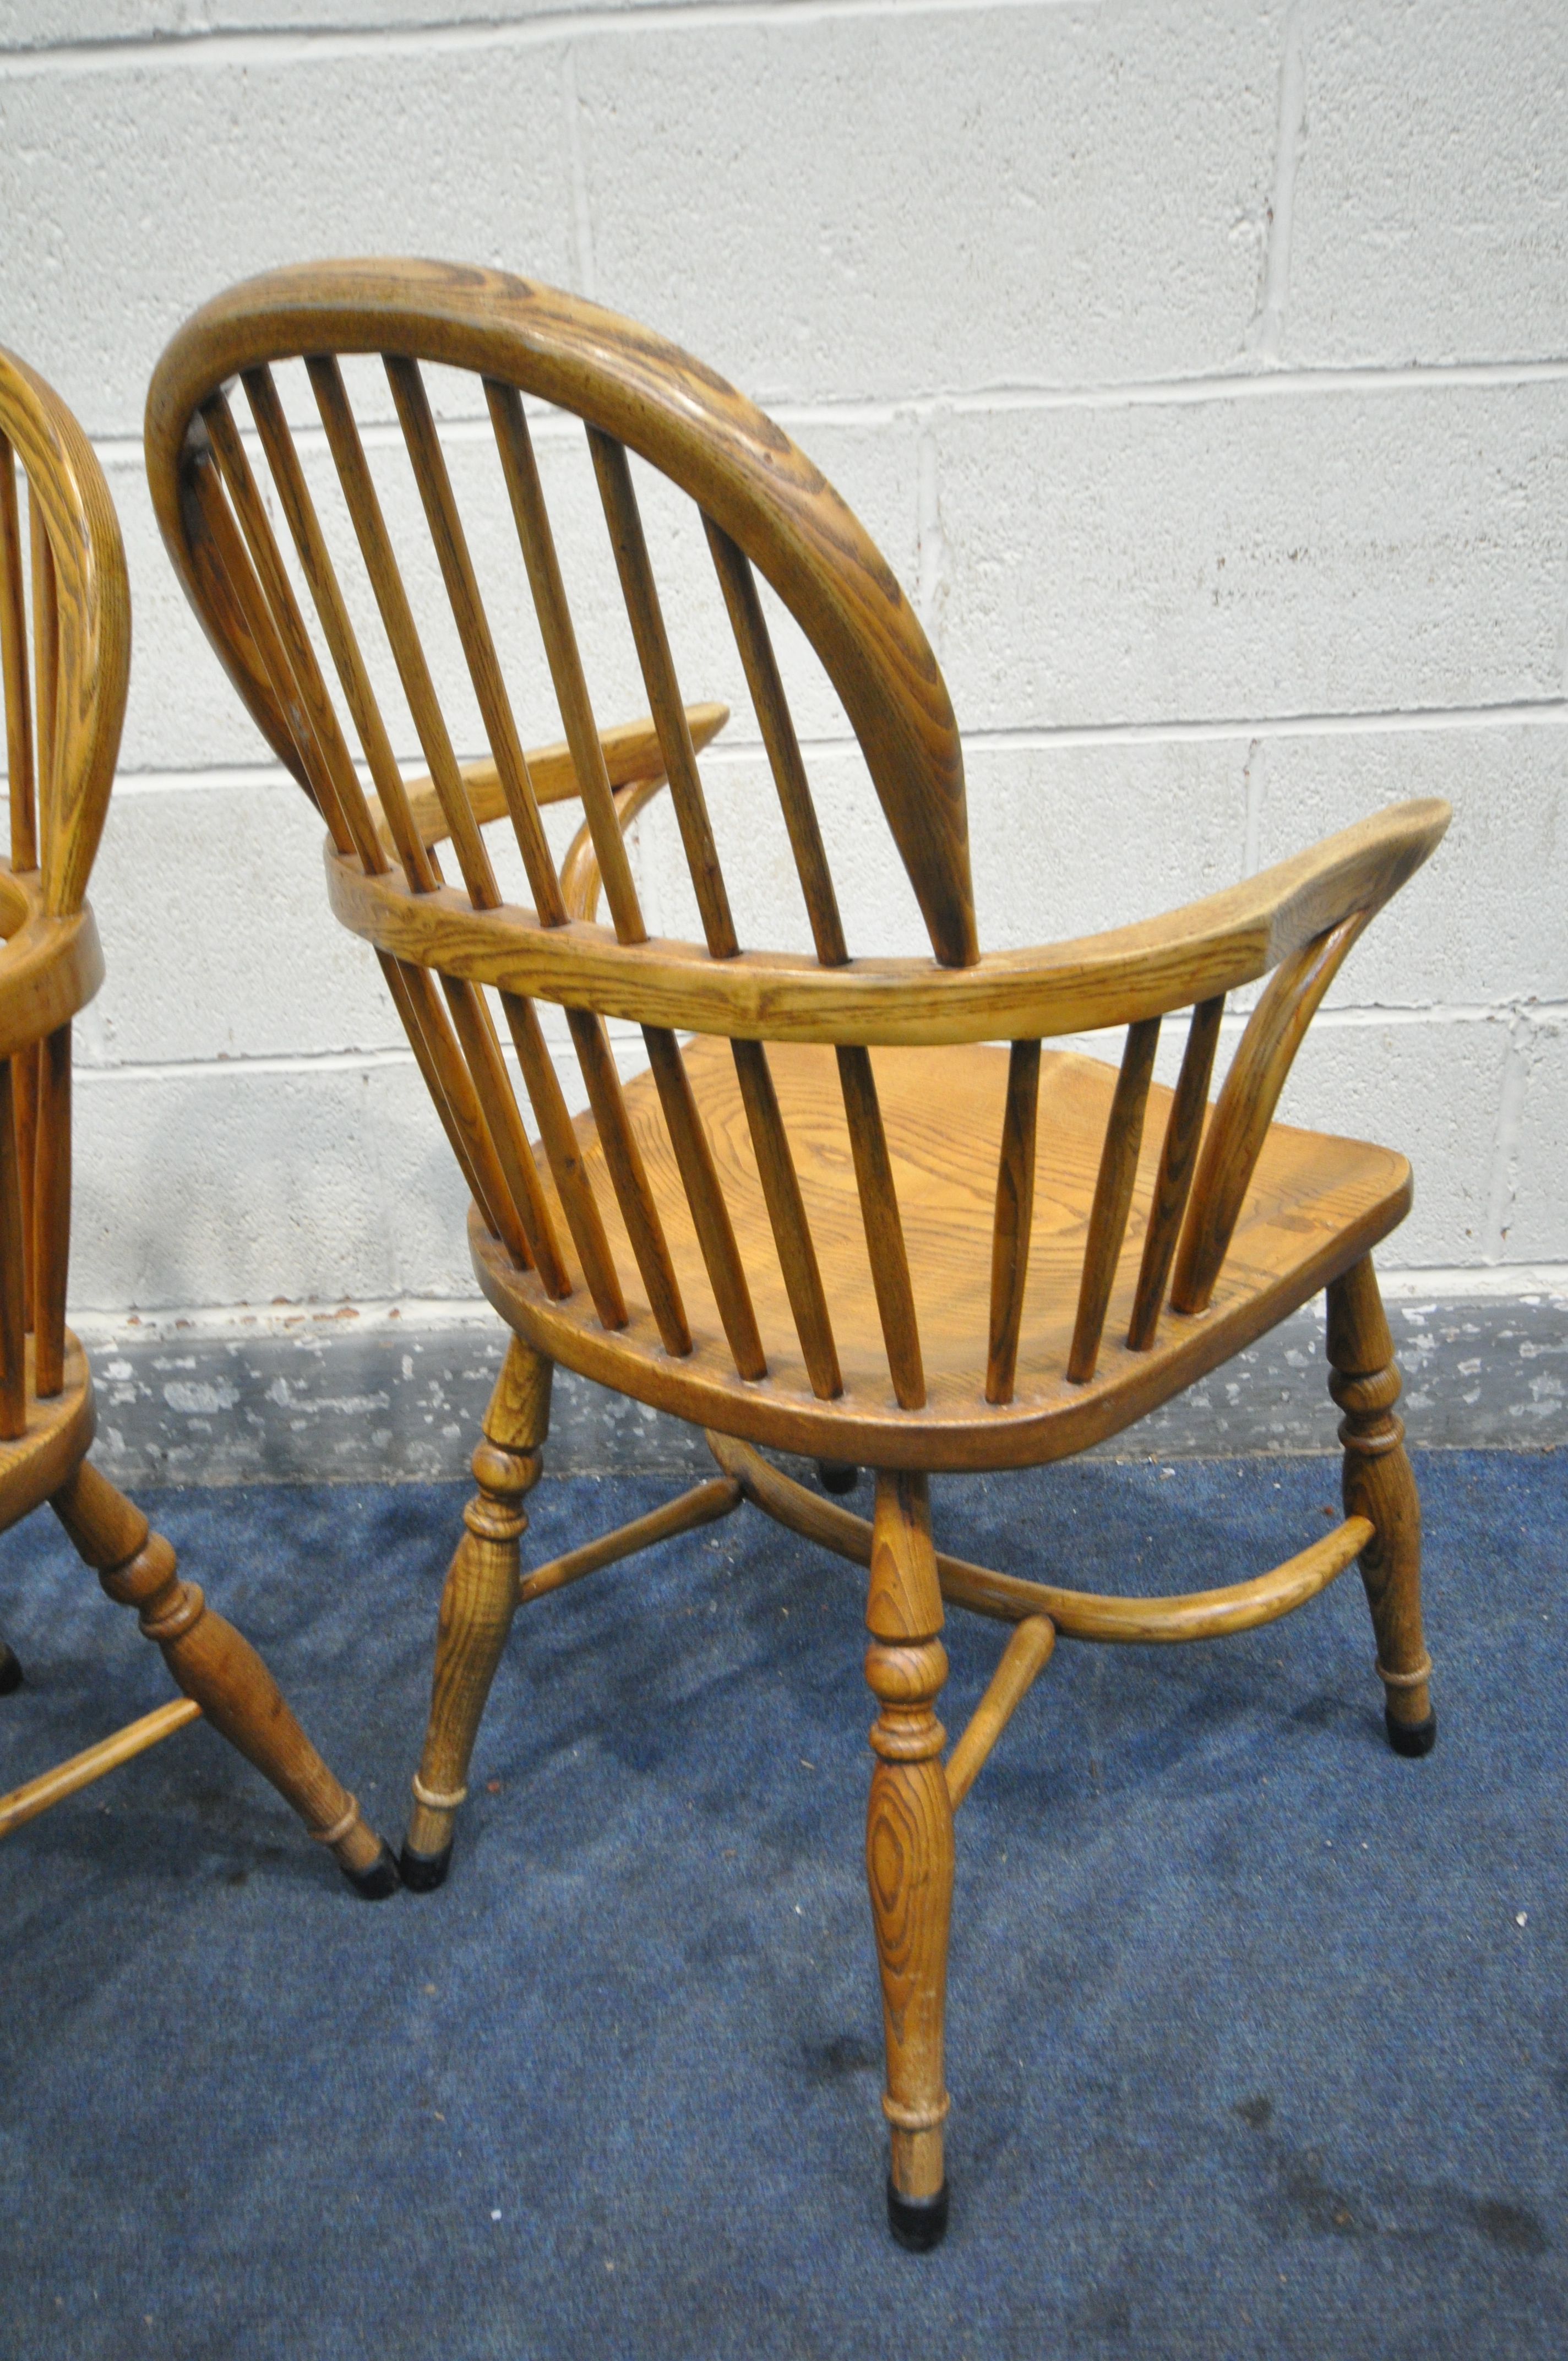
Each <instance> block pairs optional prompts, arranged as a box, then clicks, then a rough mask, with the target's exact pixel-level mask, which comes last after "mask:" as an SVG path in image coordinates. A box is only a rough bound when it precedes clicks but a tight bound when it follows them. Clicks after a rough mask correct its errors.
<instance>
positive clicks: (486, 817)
mask: <svg viewBox="0 0 1568 2361" xmlns="http://www.w3.org/2000/svg"><path fill="white" fill-rule="evenodd" d="M728 720H729V707H728V706H727V705H688V706H687V708H686V727H687V729H688V730H690V731H691V740H692V745H693V747H694V748H695V749H696V752H698V753H700V752H701V751H702V749H703V748H704V747H705V746H706V745H707V744H708V743H709V742H710V741H712V740H713V739H715V738H717V737H718V733H719V731H720V730H722V729H723V727H724V725H725V723H726V722H727V721H728ZM599 743H600V745H601V746H602V747H603V748H604V762H605V769H606V771H607V772H608V773H609V784H610V785H611V786H612V787H614V788H621V787H632V786H640V785H645V784H649V785H652V786H658V785H663V777H664V768H663V755H662V754H661V753H660V752H659V739H658V733H657V731H656V730H655V729H654V726H653V723H652V720H642V721H623V722H620V723H619V724H618V725H617V726H616V728H614V729H613V730H602V731H601V732H600V734H599ZM525 759H526V761H527V763H528V775H529V777H530V779H531V780H532V783H533V795H534V800H535V802H536V803H538V804H539V805H541V806H542V807H543V805H545V804H560V803H568V802H570V800H571V799H572V797H573V796H579V795H581V793H582V787H581V785H580V783H579V781H578V778H577V771H576V764H575V763H574V762H573V760H572V754H571V749H570V748H569V747H568V746H567V745H566V744H565V741H561V742H559V743H557V744H555V745H551V746H539V747H535V748H533V749H532V751H531V752H529V753H528V755H527V756H526V757H525ZM459 775H460V777H461V778H462V781H463V785H464V788H465V791H466V794H467V797H468V801H469V803H470V804H471V805H472V807H473V810H474V817H475V818H476V819H477V821H478V823H479V825H480V827H481V828H484V827H485V826H487V825H488V822H489V821H491V820H493V819H504V818H505V817H506V808H507V806H506V796H505V793H504V792H503V790H502V787H501V783H500V779H499V774H498V773H497V770H496V766H495V764H494V763H493V762H489V761H486V762H482V763H463V764H462V765H461V766H460V771H459ZM408 798H409V808H410V810H411V813H412V814H413V822H414V826H415V828H416V829H418V830H419V833H420V838H421V840H422V842H423V843H425V844H441V843H443V842H444V840H445V839H446V838H447V837H448V836H450V834H451V833H452V831H451V829H449V827H448V826H447V822H446V815H445V814H444V811H443V810H442V808H441V798H440V796H438V795H437V794H436V791H435V786H434V783H433V781H432V780H431V779H430V778H429V777H428V776H426V777H423V778H417V779H410V780H409V782H408ZM644 800H646V798H645V799H644ZM618 802H619V798H618ZM369 805H370V817H371V818H372V820H373V821H374V823H375V828H376V833H377V835H378V837H379V838H380V840H381V843H382V845H383V846H384V847H385V849H386V851H387V853H388V854H389V858H390V859H391V860H392V861H394V862H396V860H397V858H398V848H397V845H396V843H395V841H394V840H393V837H392V834H391V830H390V829H389V827H388V825H387V818H386V815H385V813H384V812H383V811H382V809H381V807H380V805H379V804H378V801H377V799H376V797H375V796H370V798H369ZM627 824H628V823H627V822H625V821H623V822H622V825H623V826H625V825H627ZM574 849H575V848H574ZM597 894H598V888H597V885H596V888H595V895H596V898H597Z"/></svg>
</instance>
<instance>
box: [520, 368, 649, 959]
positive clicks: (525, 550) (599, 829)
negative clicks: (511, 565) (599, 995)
mask: <svg viewBox="0 0 1568 2361" xmlns="http://www.w3.org/2000/svg"><path fill="white" fill-rule="evenodd" d="M485 394H486V398H487V400H488V403H489V409H490V420H491V423H492V425H493V426H494V428H495V434H496V443H497V446H498V448H499V452H500V456H501V468H502V472H503V474H504V475H505V477H506V484H507V492H508V494H509V496H510V500H511V508H512V518H513V521H514V522H515V523H516V526H517V531H518V539H519V541H520V542H521V547H522V555H523V563H524V565H525V566H526V567H527V570H528V583H529V588H530V589H531V590H532V593H533V607H534V612H535V614H536V615H537V616H538V618H539V628H540V631H541V632H542V634H543V640H544V654H545V660H546V662H547V663H548V664H549V666H550V677H551V680H552V682H553V683H554V689H555V699H556V703H557V704H558V705H559V706H560V708H561V719H562V720H563V722H564V723H565V730H566V743H567V745H568V746H569V748H570V749H571V754H572V763H573V768H574V770H575V772H576V785H577V791H578V793H579V794H580V795H581V796H582V799H583V811H584V815H585V819H586V824H587V828H588V830H589V832H590V835H591V837H592V840H593V844H594V849H595V852H596V854H597V856H598V866H599V873H600V875H601V876H602V877H603V878H604V879H605V881H606V884H607V889H608V892H609V906H610V912H611V916H612V917H613V918H614V921H615V931H616V934H617V937H618V938H619V939H620V941H622V942H641V940H642V939H643V937H644V935H645V934H646V932H647V928H645V927H644V926H643V924H642V914H641V910H640V909H639V907H638V905H637V889H636V887H635V885H634V884H632V882H631V871H630V865H629V864H628V862H627V858H626V848H625V845H624V843H623V842H622V840H621V839H622V830H621V828H620V818H619V815H618V814H617V813H616V812H615V811H614V809H613V808H612V807H611V803H610V784H609V773H608V771H607V770H606V768H605V761H604V748H603V745H602V743H601V741H600V739H599V733H598V726H597V724H596V723H595V720H594V714H593V706H592V703H591V701H590V699H589V697H588V686H587V679H586V678H585V676H584V673H583V665H582V658H581V657H580V656H579V654H578V653H577V635H576V631H575V629H574V628H573V623H572V610H571V609H570V607H569V606H568V604H567V602H566V588H565V583H564V582H563V580H562V578H561V566H560V561H559V559H558V558H557V556H556V555H555V537H554V533H552V531H551V529H550V517H549V513H548V511H547V510H546V508H545V506H544V492H543V486H542V485H541V483H540V480H539V469H538V467H537V465H536V464H535V461H534V456H533V444H532V438H531V436H530V434H529V432H528V422H527V420H526V419H525V418H524V416H523V414H522V403H521V401H520V400H519V398H518V394H517V391H516V390H515V388H513V387H511V386H509V385H498V384H497V383H496V382H495V380H494V379H489V380H488V381H487V383H486V387H485Z"/></svg>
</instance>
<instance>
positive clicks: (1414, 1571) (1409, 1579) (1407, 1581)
mask: <svg viewBox="0 0 1568 2361" xmlns="http://www.w3.org/2000/svg"><path fill="white" fill-rule="evenodd" d="M1328 1309H1329V1338H1328V1342H1329V1359H1330V1361H1331V1363H1332V1370H1333V1373H1332V1376H1331V1377H1330V1378H1329V1391H1330V1392H1331V1393H1332V1396H1333V1398H1334V1400H1335V1401H1336V1402H1337V1403H1338V1404H1339V1406H1340V1408H1341V1409H1342V1410H1343V1412H1344V1417H1343V1420H1342V1421H1341V1422H1340V1430H1339V1437H1340V1441H1341V1443H1342V1444H1343V1446H1344V1508H1345V1514H1346V1516H1350V1517H1365V1518H1368V1519H1369V1520H1370V1521H1371V1522H1372V1524H1373V1525H1375V1526H1376V1534H1375V1536H1374V1538H1373V1539H1372V1541H1370V1542H1369V1543H1367V1545H1366V1547H1365V1550H1363V1552H1362V1554H1361V1578H1362V1580H1363V1582H1364V1583H1365V1586H1366V1598H1367V1604H1368V1605H1369V1606H1370V1608H1371V1609H1372V1625H1373V1630H1374V1631H1376V1635H1377V1671H1378V1675H1379V1676H1380V1678H1381V1679H1382V1682H1383V1685H1384V1694H1385V1698H1386V1705H1385V1715H1384V1718H1385V1721H1386V1724H1387V1731H1388V1742H1389V1744H1390V1745H1391V1746H1392V1747H1393V1749H1394V1751H1395V1752H1396V1753H1397V1754H1412V1755H1419V1754H1430V1753H1431V1749H1432V1747H1433V1745H1434V1743H1435V1742H1436V1739H1437V1716H1436V1714H1435V1713H1434V1712H1433V1710H1432V1703H1431V1657H1430V1656H1429V1655H1428V1653H1427V1650H1426V1642H1425V1640H1424V1639H1423V1637H1422V1634H1421V1504H1420V1499H1419V1498H1418V1496H1417V1492H1416V1479H1415V1475H1414V1472H1413V1471H1412V1469H1411V1466H1410V1461H1409V1454H1408V1453H1407V1451H1406V1449H1405V1427H1404V1422H1403V1420H1402V1419H1400V1418H1399V1417H1398V1416H1397V1414H1396V1412H1395V1409H1394V1404H1395V1403H1396V1402H1397V1401H1398V1399H1399V1390H1400V1388H1399V1372H1398V1369H1397V1368H1396V1367H1395V1366H1394V1340H1393V1338H1392V1337H1391V1336H1390V1334H1389V1333H1388V1322H1387V1317H1386V1315H1385V1313H1384V1310H1383V1302H1382V1298H1381V1297H1380V1295H1379V1294H1378V1291H1377V1278H1376V1272H1375V1271H1374V1270H1373V1268H1372V1260H1371V1257H1370V1256H1366V1257H1363V1259H1362V1260H1361V1261H1360V1262H1358V1263H1356V1264H1355V1265H1354V1267H1353V1268H1351V1269H1349V1270H1347V1271H1346V1272H1345V1274H1344V1276H1343V1279H1335V1280H1334V1282H1333V1284H1332V1287H1331V1288H1330V1289H1329V1290H1328Z"/></svg>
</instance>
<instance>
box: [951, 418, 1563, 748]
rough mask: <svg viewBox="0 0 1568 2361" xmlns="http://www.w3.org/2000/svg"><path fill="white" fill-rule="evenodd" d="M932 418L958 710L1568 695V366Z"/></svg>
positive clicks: (1163, 710)
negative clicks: (1499, 382) (1563, 373)
mask: <svg viewBox="0 0 1568 2361" xmlns="http://www.w3.org/2000/svg"><path fill="white" fill-rule="evenodd" d="M934 431H935V433H936V435H937V440H938V491H939V500H940V509H941V525H942V533H943V536H944V539H945V543H946V548H947V552H948V565H949V569H950V571H949V586H948V600H947V607H946V620H945V628H944V631H943V635H942V640H941V644H940V645H939V647H938V654H939V655H940V656H941V658H942V662H943V664H944V668H945V669H946V671H947V675H948V686H949V687H950V689H951V691H952V694H953V699H954V703H955V706H956V708H957V710H958V714H959V721H960V722H961V723H962V725H963V726H964V727H965V728H966V729H968V730H992V729H998V730H999V729H1015V728H1018V727H1020V726H1040V727H1048V726H1052V725H1059V724H1067V725H1071V724H1075V723H1086V722H1127V721H1139V720H1149V721H1160V720H1170V719H1218V718H1222V717H1230V716H1236V717H1243V718H1245V717H1248V716H1254V715H1277V716H1289V715H1293V714H1316V713H1343V712H1358V711H1376V712H1381V711H1385V710H1387V709H1389V708H1399V709H1407V708H1420V707H1429V706H1430V707H1433V708H1443V707H1447V706H1455V705H1459V706H1473V705H1489V704H1501V703H1506V702H1508V701H1511V700H1514V699H1543V698H1556V697H1561V695H1562V693H1563V616H1564V611H1565V600H1568V573H1565V569H1564V560H1563V548H1564V546H1565V544H1568V476H1565V475H1564V471H1563V467H1562V449H1563V437H1564V434H1568V385H1564V384H1543V385H1528V386H1518V387H1513V388H1509V389H1501V390H1499V389H1497V388H1488V389H1475V388H1470V389H1464V390H1454V389H1443V390H1423V391H1417V392H1410V391H1405V392H1400V393H1398V394H1363V393H1359V392H1356V393H1352V392H1342V393H1333V394H1326V395H1314V396H1311V397H1306V396H1300V397H1297V396H1293V395H1280V396H1277V397H1271V398H1268V399H1260V400H1251V401H1204V402H1197V403H1178V402H1173V403H1169V404H1158V405H1133V406H1122V407H1115V408H1091V409H1082V408H1073V409H1044V410H1029V411H1014V412H1003V413H996V414H992V415H990V416H980V415H978V414H974V415H971V414H961V415H954V416H951V417H948V418H947V419H944V420H942V421H940V422H938V425H937V427H936V428H935V430H934Z"/></svg>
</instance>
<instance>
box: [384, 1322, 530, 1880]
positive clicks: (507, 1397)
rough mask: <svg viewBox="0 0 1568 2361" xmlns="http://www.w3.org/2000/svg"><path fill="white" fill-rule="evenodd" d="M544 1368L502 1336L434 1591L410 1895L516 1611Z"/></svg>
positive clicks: (447, 1827)
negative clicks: (470, 1473) (437, 1603)
mask: <svg viewBox="0 0 1568 2361" xmlns="http://www.w3.org/2000/svg"><path fill="white" fill-rule="evenodd" d="M553 1375H554V1363H553V1362H551V1361H547V1360H546V1359H545V1357H544V1356H543V1354H542V1353H536V1352H535V1351H534V1350H533V1348H532V1345H525V1344H524V1343H523V1341H522V1339H521V1337H520V1336H514V1337H513V1338H512V1340H511V1345H510V1350H509V1351H508V1354H507V1357H506V1360H505V1362H504V1363H503V1365H502V1367H501V1373H500V1376H499V1378H498V1379H497V1381H496V1389H495V1392H494V1393H493V1394H492V1396H491V1397H490V1406H489V1409H488V1411H486V1413H485V1432H484V1439H483V1441H482V1442H481V1443H480V1444H479V1445H478V1448H477V1450H476V1452H475V1454H474V1459H473V1467H474V1479H475V1481H476V1483H477V1485H478V1487H479V1488H478V1490H477V1493H476V1494H475V1496H474V1498H473V1499H471V1500H470V1501H469V1503H468V1505H467V1507H466V1509H465V1510H464V1511H463V1522H464V1524H465V1525H466V1527H467V1531H466V1532H465V1533H464V1535H463V1538H462V1540H461V1541H460V1542H459V1543H458V1544H457V1548H456V1551H455V1554H454V1556H453V1560H452V1564H451V1565H450V1567H449V1568H448V1570H447V1576H446V1587H445V1588H444V1591H443V1592H442V1595H441V1620H440V1622H439V1623H438V1625H437V1627H436V1635H435V1675H434V1678H433V1682H432V1685H431V1696H430V1720H429V1722H428V1724H427V1725H426V1728H425V1735H424V1752H423V1753H422V1755H421V1757H420V1765H419V1770H418V1772H417V1773H415V1776H414V1782H413V1794H414V1802H413V1810H412V1811H411V1813H410V1815H409V1826H408V1834H407V1836H406V1837H405V1838H404V1839H403V1853H402V1872H403V1883H404V1884H405V1885H406V1886H408V1887H409V1888H410V1889H411V1892H413V1893H415V1894H430V1893H433V1891H434V1889H435V1888H436V1887H437V1886H438V1885H440V1884H442V1883H444V1879H445V1876H446V1872H447V1870H448V1869H449V1867H450V1866H451V1862H452V1828H453V1823H454V1821H455V1818H456V1817H457V1811H458V1807H459V1806H460V1805H461V1804H463V1803H464V1802H465V1800H466V1796H467V1793H468V1789H467V1785H466V1781H467V1777H468V1761H469V1757H470V1756H471V1755H472V1753H473V1752H474V1741H475V1739H476V1738H477V1736H478V1731H479V1720H480V1717H481V1716H482V1714H483V1713H484V1710H485V1701H486V1699H487V1698H488V1696H489V1694H490V1683H491V1682H492V1681H493V1680H494V1678H495V1675H496V1666H497V1665H498V1664H499V1663H500V1660H501V1652H502V1650H503V1649H504V1648H505V1646H506V1643H507V1634H508V1632H509V1631H510V1630H511V1619H512V1616H513V1614H514V1613H515V1612H516V1609H517V1586H518V1582H519V1579H520V1578H521V1554H520V1551H519V1546H518V1544H519V1543H520V1542H521V1538H522V1536H523V1534H524V1533H525V1532H527V1530H528V1519H527V1517H526V1516H525V1515H524V1514H523V1510H522V1498H523V1495H524V1493H525V1492H527V1491H529V1490H531V1489H532V1487H533V1486H534V1485H535V1484H536V1483H537V1482H538V1481H539V1470H540V1461H541V1453H542V1448H543V1442H544V1438H545V1435H546V1434H547V1433H549V1429H550V1380H551V1378H552V1376H553Z"/></svg>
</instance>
